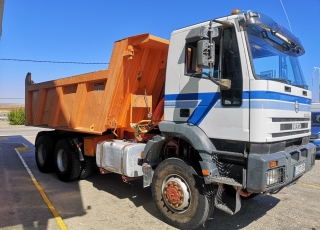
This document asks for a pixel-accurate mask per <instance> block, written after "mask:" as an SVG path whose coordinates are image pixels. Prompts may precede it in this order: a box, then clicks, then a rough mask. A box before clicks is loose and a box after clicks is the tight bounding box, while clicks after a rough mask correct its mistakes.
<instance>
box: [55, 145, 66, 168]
mask: <svg viewBox="0 0 320 230" xmlns="http://www.w3.org/2000/svg"><path fill="white" fill-rule="evenodd" d="M67 163H68V158H67V154H66V152H65V151H64V150H63V149H60V150H59V152H58V155H57V165H58V168H59V170H60V171H61V172H64V171H66V168H67Z"/></svg>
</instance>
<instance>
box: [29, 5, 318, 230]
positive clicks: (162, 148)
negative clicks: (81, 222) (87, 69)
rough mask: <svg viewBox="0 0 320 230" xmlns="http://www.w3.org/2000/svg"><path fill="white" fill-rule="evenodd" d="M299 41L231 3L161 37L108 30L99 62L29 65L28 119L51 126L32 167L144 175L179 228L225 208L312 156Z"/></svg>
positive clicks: (269, 186)
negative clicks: (72, 68) (60, 71)
mask: <svg viewBox="0 0 320 230" xmlns="http://www.w3.org/2000/svg"><path fill="white" fill-rule="evenodd" d="M304 52H305V51H304V49H303V47H302V45H301V43H300V41H299V40H298V39H297V38H296V37H295V36H293V35H292V34H291V33H290V32H289V31H287V30H286V29H284V28H283V27H281V26H280V25H279V24H277V23H276V22H274V21H273V20H272V19H270V18H269V17H267V16H265V15H263V14H261V13H257V12H253V11H246V12H240V11H234V12H233V14H232V15H230V16H227V17H223V18H219V19H215V20H210V21H207V22H203V23H200V24H196V25H192V26H189V27H186V28H182V29H179V30H176V31H173V32H172V34H171V38H170V43H169V41H167V40H164V39H161V38H158V37H155V36H152V35H149V34H142V35H137V36H132V37H129V38H126V39H123V40H120V41H117V42H116V43H115V46H114V50H113V53H112V57H111V60H110V65H109V68H108V69H107V70H102V71H98V72H94V73H88V74H83V75H79V76H74V77H70V78H64V79H58V80H54V81H49V82H44V83H39V84H34V83H33V82H32V80H31V74H30V73H28V75H27V77H26V108H27V111H26V125H32V126H40V127H49V128H53V129H55V131H53V132H41V133H39V134H38V136H37V138H36V153H35V154H36V160H37V165H38V168H39V170H40V171H42V172H47V171H49V170H51V168H52V167H54V168H55V170H56V173H57V175H58V177H59V178H60V179H61V180H62V181H71V180H75V179H79V178H80V179H81V178H85V177H86V176H87V175H89V174H90V171H91V169H92V165H93V164H94V163H96V164H97V165H98V167H99V168H100V172H101V173H102V174H105V173H110V172H114V173H119V174H121V175H122V178H123V180H124V181H128V180H133V179H136V178H138V177H141V176H143V183H144V187H147V186H151V188H152V196H153V199H154V202H155V204H156V206H157V208H158V210H159V211H160V212H161V213H162V215H163V216H164V218H165V219H166V221H167V222H168V223H170V224H171V225H173V226H175V227H178V228H188V229H189V228H195V227H197V226H199V225H201V224H202V223H204V222H205V221H206V220H207V218H208V217H209V216H211V214H212V213H213V209H214V207H217V208H219V209H221V210H223V211H225V212H227V213H229V214H235V213H236V212H238V211H239V210H240V207H241V200H240V197H247V198H252V197H254V196H255V195H256V194H260V193H276V192H278V191H280V190H281V189H282V188H284V187H285V186H288V185H290V184H292V183H295V182H296V181H297V180H298V179H299V178H300V177H301V176H302V175H303V174H304V173H305V172H307V171H309V170H311V168H312V167H313V166H314V162H315V154H314V153H315V147H314V145H313V144H312V143H309V136H310V127H311V121H310V118H311V112H310V107H311V106H310V104H311V92H310V91H308V90H307V86H306V84H305V80H304V77H303V74H302V71H301V69H300V65H299V61H298V56H300V55H302V54H304ZM53 149H54V151H53ZM224 186H225V187H226V191H230V192H228V194H229V195H233V196H235V199H236V205H235V209H234V210H231V209H230V208H229V207H227V206H226V205H225V204H224V203H223V202H222V192H223V190H224ZM232 189H234V191H233V190H232Z"/></svg>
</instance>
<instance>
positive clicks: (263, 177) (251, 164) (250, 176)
mask: <svg viewBox="0 0 320 230" xmlns="http://www.w3.org/2000/svg"><path fill="white" fill-rule="evenodd" d="M314 148H315V145H314V144H312V143H309V144H306V145H302V146H299V147H297V148H290V149H288V150H285V151H283V152H278V153H273V154H267V155H261V154H249V155H248V168H247V185H246V187H247V190H248V191H250V192H255V193H259V192H268V193H272V192H275V191H277V190H279V189H282V188H283V187H285V186H288V185H290V184H292V183H294V182H295V181H297V180H298V179H299V178H300V177H301V176H302V175H303V174H304V173H306V172H308V171H310V170H311V169H312V168H313V167H314V163H315V151H314ZM270 162H276V166H274V167H271V166H270ZM270 170H273V171H274V172H275V173H274V174H273V171H272V173H270V172H271V171H270ZM270 175H276V176H277V180H274V181H275V183H272V182H271V183H270Z"/></svg>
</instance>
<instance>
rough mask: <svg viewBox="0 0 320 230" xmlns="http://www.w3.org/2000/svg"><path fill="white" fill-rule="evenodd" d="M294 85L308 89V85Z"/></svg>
mask: <svg viewBox="0 0 320 230" xmlns="http://www.w3.org/2000/svg"><path fill="white" fill-rule="evenodd" d="M293 85H294V86H297V87H300V88H303V89H308V85H299V84H293Z"/></svg>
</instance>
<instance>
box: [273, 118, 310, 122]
mask: <svg viewBox="0 0 320 230" xmlns="http://www.w3.org/2000/svg"><path fill="white" fill-rule="evenodd" d="M290 121H310V118H272V122H290Z"/></svg>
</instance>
